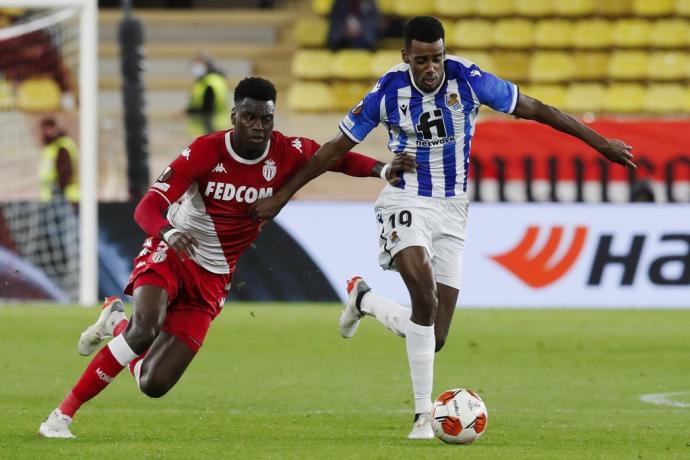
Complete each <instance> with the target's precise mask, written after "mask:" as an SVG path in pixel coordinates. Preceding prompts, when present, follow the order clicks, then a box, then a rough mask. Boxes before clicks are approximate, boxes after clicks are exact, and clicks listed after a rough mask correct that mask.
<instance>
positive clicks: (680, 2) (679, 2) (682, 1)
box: [676, 0, 690, 17]
mask: <svg viewBox="0 0 690 460" xmlns="http://www.w3.org/2000/svg"><path fill="white" fill-rule="evenodd" d="M676 14H677V15H679V16H686V17H687V16H690V0H676Z"/></svg>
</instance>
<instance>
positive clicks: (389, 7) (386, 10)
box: [376, 0, 395, 14]
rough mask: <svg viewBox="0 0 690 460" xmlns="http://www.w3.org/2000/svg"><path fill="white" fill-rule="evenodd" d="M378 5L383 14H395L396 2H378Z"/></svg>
mask: <svg viewBox="0 0 690 460" xmlns="http://www.w3.org/2000/svg"><path fill="white" fill-rule="evenodd" d="M376 4H377V5H378V7H379V11H380V12H381V14H394V13H395V0H378V1H377V2H376Z"/></svg>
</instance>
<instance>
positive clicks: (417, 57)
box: [402, 39, 446, 93]
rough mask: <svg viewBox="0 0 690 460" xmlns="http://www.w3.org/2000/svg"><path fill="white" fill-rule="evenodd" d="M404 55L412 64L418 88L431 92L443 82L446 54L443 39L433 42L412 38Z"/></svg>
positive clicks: (411, 68)
mask: <svg viewBox="0 0 690 460" xmlns="http://www.w3.org/2000/svg"><path fill="white" fill-rule="evenodd" d="M402 56H403V61H404V62H406V63H407V64H410V70H411V71H412V78H413V79H414V84H415V85H417V88H419V89H421V90H422V91H424V92H426V93H429V92H431V91H433V90H435V89H436V88H438V87H439V85H441V84H442V83H443V71H444V70H443V60H444V58H445V56H446V49H445V46H444V45H443V39H439V40H437V41H435V42H433V43H425V42H420V41H418V40H412V43H410V47H409V48H403V50H402Z"/></svg>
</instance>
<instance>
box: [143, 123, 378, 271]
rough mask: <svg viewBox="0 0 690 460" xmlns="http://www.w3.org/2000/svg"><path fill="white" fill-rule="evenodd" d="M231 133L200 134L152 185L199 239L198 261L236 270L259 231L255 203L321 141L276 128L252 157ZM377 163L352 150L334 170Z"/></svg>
mask: <svg viewBox="0 0 690 460" xmlns="http://www.w3.org/2000/svg"><path fill="white" fill-rule="evenodd" d="M233 135H234V131H233V130H230V131H225V132H216V133H212V134H209V135H206V136H202V137H199V138H197V139H196V140H195V141H194V142H193V143H192V144H191V145H190V146H189V147H187V148H186V149H184V150H183V151H182V153H181V154H180V155H179V156H178V157H177V158H176V159H175V160H174V161H173V162H172V163H170V165H169V166H168V167H167V168H166V169H165V171H163V173H162V174H161V175H160V177H159V178H158V179H157V180H156V182H155V183H154V184H153V185H152V187H151V188H150V189H149V193H157V194H160V195H161V196H162V197H163V198H164V199H165V201H166V202H167V203H168V205H170V207H169V208H168V213H167V217H168V221H169V222H170V224H172V225H173V226H174V227H175V228H177V229H179V230H181V231H184V232H187V233H189V234H190V235H192V236H194V237H195V238H196V240H197V241H198V243H199V244H198V247H197V250H196V255H195V256H194V257H193V259H194V261H195V262H196V263H198V264H199V265H201V266H202V267H204V268H205V269H207V270H208V271H210V272H212V273H220V274H226V273H232V272H233V271H234V269H235V265H236V263H237V259H238V258H239V256H240V255H241V254H242V252H243V251H244V250H245V249H246V248H247V247H249V245H250V244H251V243H252V241H253V240H254V239H255V238H256V236H257V235H258V232H259V223H258V222H254V221H253V220H252V219H251V217H250V214H249V208H250V207H251V205H252V203H254V202H255V201H256V200H258V199H259V198H264V197H268V196H272V195H273V194H275V193H276V192H277V191H278V189H280V187H282V186H283V185H284V184H285V183H286V182H287V181H288V180H289V179H290V177H291V176H292V175H293V174H294V173H295V172H296V171H298V170H299V169H300V168H302V167H303V166H304V165H305V164H306V162H307V161H309V159H310V158H311V157H312V156H313V155H314V153H315V152H316V151H317V150H318V148H319V147H320V146H319V144H318V143H317V142H315V141H313V140H312V139H307V138H303V137H288V136H285V135H283V134H282V133H280V132H278V131H273V133H272V135H271V139H270V141H269V143H268V145H267V147H266V150H265V151H264V153H263V154H262V155H261V156H260V157H258V158H256V159H253V160H248V159H246V158H242V157H241V156H239V155H238V154H237V152H235V151H234V149H233V147H232V143H231V139H232V136H233ZM375 163H376V161H375V160H373V159H371V158H368V157H364V156H361V155H359V154H355V153H352V152H350V153H348V154H347V155H345V157H344V158H343V159H342V160H341V161H340V162H339V163H338V164H336V165H335V166H334V167H333V168H332V170H334V171H342V172H345V173H347V174H349V175H353V176H368V175H369V174H370V173H371V170H372V168H373V166H374V164H375ZM183 194H184V197H183V198H182V200H181V201H180V202H177V200H178V199H180V198H181V197H182V195H183ZM143 201H144V200H142V203H143ZM140 224H141V223H140ZM142 227H143V228H144V230H145V231H147V232H149V233H150V234H151V233H153V232H152V231H151V230H150V229H147V228H146V226H145V225H142ZM151 228H153V227H151ZM154 236H157V235H154Z"/></svg>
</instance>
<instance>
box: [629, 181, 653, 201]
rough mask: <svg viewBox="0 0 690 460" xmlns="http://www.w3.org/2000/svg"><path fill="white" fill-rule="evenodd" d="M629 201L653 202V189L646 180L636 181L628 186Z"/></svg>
mask: <svg viewBox="0 0 690 460" xmlns="http://www.w3.org/2000/svg"><path fill="white" fill-rule="evenodd" d="M630 201H631V202H633V203H653V202H655V201H656V200H655V199H654V189H653V188H652V184H651V183H650V182H649V181H648V180H641V181H636V182H634V183H633V184H632V186H631V187H630Z"/></svg>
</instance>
